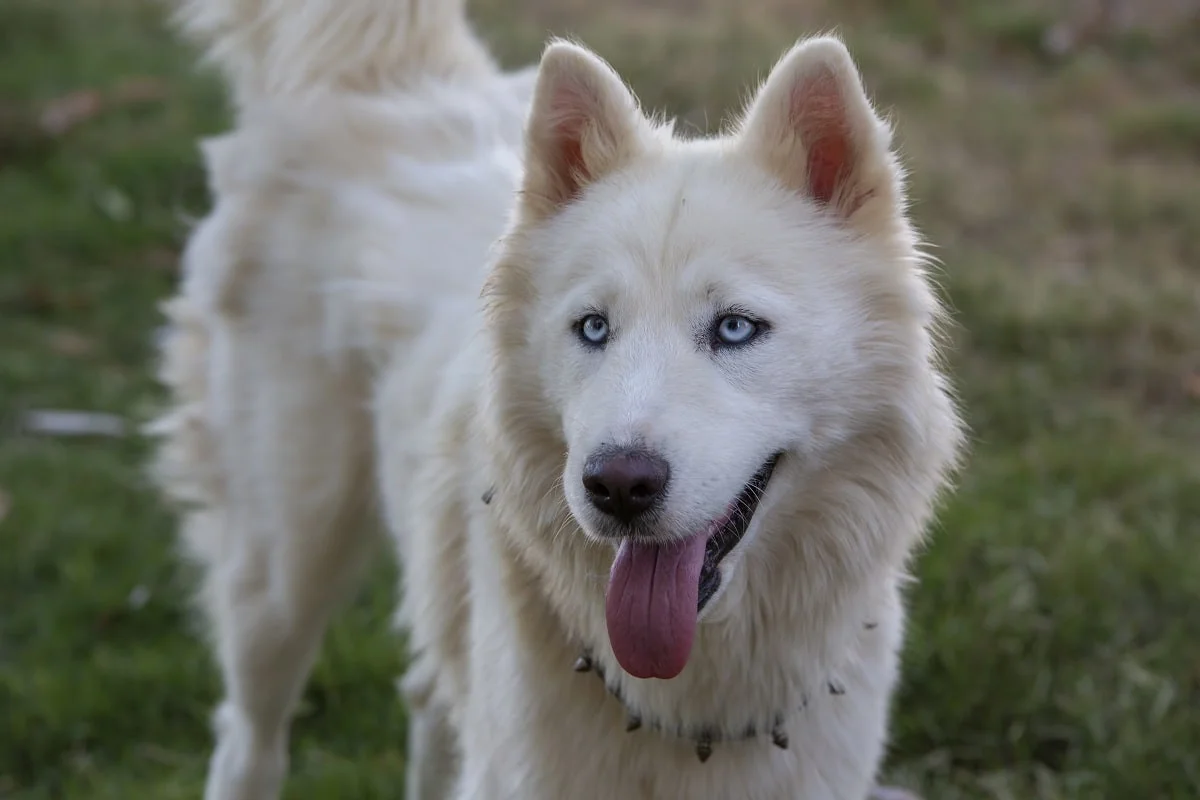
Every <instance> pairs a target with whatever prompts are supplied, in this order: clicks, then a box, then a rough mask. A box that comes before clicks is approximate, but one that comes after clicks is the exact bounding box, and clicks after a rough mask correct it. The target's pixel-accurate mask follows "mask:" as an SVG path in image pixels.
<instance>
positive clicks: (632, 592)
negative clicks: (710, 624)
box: [605, 536, 708, 678]
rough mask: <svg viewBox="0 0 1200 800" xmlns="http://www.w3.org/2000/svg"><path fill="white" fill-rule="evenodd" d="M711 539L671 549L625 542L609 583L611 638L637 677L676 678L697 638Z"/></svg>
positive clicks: (691, 540) (623, 664) (607, 610)
mask: <svg viewBox="0 0 1200 800" xmlns="http://www.w3.org/2000/svg"><path fill="white" fill-rule="evenodd" d="M707 541H708V540H707V537H705V536H690V537H688V538H687V539H685V540H684V541H682V542H672V543H670V544H665V545H651V544H638V543H635V542H632V541H628V540H627V541H625V542H624V543H622V544H621V549H620V550H619V551H618V552H617V558H616V560H615V561H614V562H613V566H612V573H611V574H610V575H609V578H608V597H607V598H606V601H605V613H606V614H607V617H608V639H609V641H610V642H611V643H612V649H613V653H615V654H616V656H617V661H619V662H620V664H621V667H622V668H624V670H625V671H626V672H628V673H629V674H630V675H632V676H634V677H635V678H674V677H675V676H676V675H678V674H679V673H680V672H683V668H684V667H685V666H686V665H687V660H688V656H689V655H690V654H691V652H692V639H693V638H694V637H695V635H696V615H697V610H696V602H697V595H698V594H699V591H700V568H701V567H702V566H703V565H704V546H705V544H707Z"/></svg>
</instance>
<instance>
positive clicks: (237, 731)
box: [204, 705, 287, 800]
mask: <svg viewBox="0 0 1200 800" xmlns="http://www.w3.org/2000/svg"><path fill="white" fill-rule="evenodd" d="M214 728H215V729H216V735H217V747H216V750H215V751H214V752H213V756H212V760H211V761H210V762H209V767H208V781H207V783H206V785H205V789H204V800H275V798H277V797H279V794H280V791H281V789H282V787H283V779H284V776H285V775H286V774H287V744H286V742H285V741H284V738H283V736H282V735H281V736H278V737H275V741H273V742H264V741H263V740H262V737H260V736H255V735H254V731H253V728H252V727H251V726H250V723H249V721H248V720H246V718H245V716H244V715H242V714H241V713H240V712H238V711H237V710H236V709H234V708H232V707H230V706H228V705H226V706H222V707H221V708H220V709H218V711H217V713H216V717H215V719H214Z"/></svg>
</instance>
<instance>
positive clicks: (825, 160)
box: [790, 72, 854, 203]
mask: <svg viewBox="0 0 1200 800" xmlns="http://www.w3.org/2000/svg"><path fill="white" fill-rule="evenodd" d="M790 116H791V122H792V126H793V129H794V130H795V131H796V133H797V134H798V135H799V137H800V141H801V142H802V143H803V144H804V147H805V149H806V151H807V153H808V161H807V164H806V181H807V188H808V192H809V194H810V196H812V197H813V199H815V200H817V201H819V202H821V203H831V202H833V201H834V200H835V199H838V198H839V197H842V196H844V195H843V194H841V192H840V190H842V189H843V184H844V183H846V181H847V180H849V179H850V177H851V173H852V172H853V160H854V152H853V149H854V145H853V142H852V140H851V134H850V124H849V122H848V121H847V119H846V106H845V103H844V102H843V99H842V95H841V92H840V91H839V90H838V85H837V79H836V78H835V77H834V76H833V75H832V74H831V73H829V72H823V73H821V74H819V75H816V76H813V77H811V78H809V79H808V80H804V81H798V82H797V83H796V85H795V86H794V87H793V88H792V96H791V115H790Z"/></svg>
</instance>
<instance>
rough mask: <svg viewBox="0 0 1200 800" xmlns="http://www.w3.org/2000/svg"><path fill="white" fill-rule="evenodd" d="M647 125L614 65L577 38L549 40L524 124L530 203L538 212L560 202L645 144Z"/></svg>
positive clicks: (551, 209) (527, 203)
mask: <svg viewBox="0 0 1200 800" xmlns="http://www.w3.org/2000/svg"><path fill="white" fill-rule="evenodd" d="M649 131H650V124H649V122H648V121H647V119H646V118H645V116H644V115H643V114H642V112H641V111H640V109H639V108H638V104H637V100H636V99H635V98H634V96H633V94H632V92H630V91H629V89H628V88H627V87H626V86H625V84H624V83H623V82H622V80H621V78H620V76H618V75H617V73H616V72H615V71H614V70H613V68H612V67H610V66H609V65H608V64H607V63H606V62H605V61H603V60H602V59H601V58H600V57H599V56H596V55H595V54H593V53H592V52H591V51H589V50H587V49H586V48H583V47H580V46H579V45H575V44H571V43H569V42H565V41H555V42H552V43H551V44H550V45H549V46H548V47H547V48H546V51H545V52H544V53H543V55H542V60H541V64H540V66H539V68H538V77H537V85H536V87H535V88H534V92H533V104H532V107H531V109H530V113H529V120H528V123H527V125H526V154H525V181H524V186H523V192H522V198H523V203H524V205H525V208H526V209H527V211H529V212H530V213H531V214H532V215H533V216H534V217H535V218H536V217H545V216H549V215H551V214H553V213H555V212H556V211H558V210H560V209H561V208H562V207H563V206H565V205H567V204H568V203H570V202H571V201H572V200H574V199H575V198H576V197H578V196H579V194H580V193H581V192H582V191H583V190H584V189H586V188H587V187H588V186H589V185H590V184H592V183H594V182H595V181H598V180H600V179H601V178H603V177H604V176H606V175H608V174H610V173H612V172H613V171H614V170H616V169H619V168H620V167H622V166H625V165H626V164H628V163H629V162H630V161H631V160H633V159H634V158H635V157H636V156H637V155H638V154H639V153H641V152H643V151H644V149H645V146H646V142H647V134H648V133H649Z"/></svg>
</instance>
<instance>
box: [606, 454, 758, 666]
mask: <svg viewBox="0 0 1200 800" xmlns="http://www.w3.org/2000/svg"><path fill="white" fill-rule="evenodd" d="M779 457H780V454H779V453H776V454H775V455H772V456H771V457H770V458H769V459H767V461H766V463H764V464H763V465H762V466H761V467H759V469H758V471H757V472H755V473H754V475H753V477H751V478H750V480H749V481H747V483H746V485H745V486H744V487H742V491H741V492H740V493H738V496H737V497H735V498H734V500H733V502H732V503H730V504H729V505H728V506H727V507H726V510H725V513H724V514H723V515H722V516H720V517H718V518H717V519H716V520H713V521H712V522H710V523H709V524H707V525H705V526H704V529H703V530H700V531H696V532H695V533H693V534H692V535H690V536H688V537H686V538H683V539H675V540H671V541H667V542H655V541H645V540H640V539H636V538H627V539H625V540H624V541H622V542H621V545H620V547H619V548H618V550H617V555H616V558H615V559H614V560H613V565H612V569H611V571H610V573H609V579H608V589H607V590H606V592H605V598H604V613H605V619H606V622H607V626H608V639H609V644H611V645H612V649H613V654H614V655H615V656H616V657H617V661H618V662H619V663H620V664H621V667H622V668H623V669H624V670H625V671H626V672H628V673H629V674H630V675H632V676H634V677H635V678H663V679H669V678H674V677H675V676H676V675H678V674H679V673H680V672H682V671H683V668H684V667H685V666H686V665H687V661H688V657H689V655H690V653H691V650H692V642H693V640H694V638H695V635H696V623H697V621H698V618H699V615H700V610H701V609H702V608H704V604H705V603H707V602H708V601H709V600H711V599H712V598H713V596H714V595H715V594H716V592H717V590H718V589H719V588H720V586H721V572H720V569H719V567H720V565H721V561H722V559H724V558H725V557H726V556H728V555H729V554H730V553H731V552H732V551H733V549H734V548H735V547H737V545H738V543H739V542H740V541H741V540H742V538H743V537H744V536H745V535H746V531H747V529H748V528H749V527H750V522H751V521H752V520H753V519H754V512H755V511H756V510H757V509H758V504H759V501H760V500H761V499H762V496H763V493H764V492H765V491H766V488H767V484H768V483H769V482H770V480H771V475H772V473H774V471H775V466H776V464H777V463H778V461H779Z"/></svg>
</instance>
